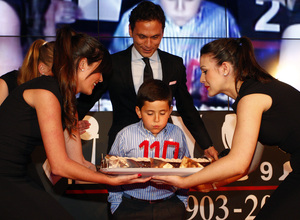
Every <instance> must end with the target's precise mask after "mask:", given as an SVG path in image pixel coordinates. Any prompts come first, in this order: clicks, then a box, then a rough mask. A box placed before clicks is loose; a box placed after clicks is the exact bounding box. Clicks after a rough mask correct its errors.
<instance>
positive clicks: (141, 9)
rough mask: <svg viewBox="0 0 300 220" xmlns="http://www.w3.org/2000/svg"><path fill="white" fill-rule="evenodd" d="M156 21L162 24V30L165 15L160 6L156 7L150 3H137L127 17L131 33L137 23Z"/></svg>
mask: <svg viewBox="0 0 300 220" xmlns="http://www.w3.org/2000/svg"><path fill="white" fill-rule="evenodd" d="M153 20H157V21H159V22H160V23H161V24H162V29H163V30H164V29H165V21H166V17H165V13H164V11H163V9H162V8H161V7H160V5H156V4H154V3H153V2H150V1H143V2H141V3H139V4H138V5H137V6H136V7H135V8H134V9H133V10H132V11H131V14H130V17H129V25H130V27H131V30H132V31H133V29H134V27H135V23H136V22H137V21H153Z"/></svg>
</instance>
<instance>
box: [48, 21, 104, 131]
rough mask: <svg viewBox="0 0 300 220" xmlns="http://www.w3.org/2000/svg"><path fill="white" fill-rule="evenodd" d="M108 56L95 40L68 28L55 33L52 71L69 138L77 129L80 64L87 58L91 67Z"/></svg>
mask: <svg viewBox="0 0 300 220" xmlns="http://www.w3.org/2000/svg"><path fill="white" fill-rule="evenodd" d="M108 55H109V53H108V51H107V49H106V48H105V47H104V46H103V45H102V44H101V43H100V42H99V41H98V40H96V39H95V38H94V37H91V36H89V35H87V34H83V33H76V32H75V31H73V30H72V29H70V28H69V27H67V26H66V27H63V28H61V29H59V30H58V31H57V35H56V41H55V47H54V59H53V67H52V72H53V74H54V77H56V78H57V80H58V82H59V86H60V91H61V94H62V96H63V113H64V114H63V122H64V124H65V126H66V128H67V130H68V132H69V134H70V135H71V134H72V130H76V127H77V117H76V112H77V109H76V97H75V95H76V88H77V69H78V66H79V62H80V60H81V59H82V58H86V59H87V62H88V65H90V64H92V63H94V62H98V61H100V60H103V59H104V57H105V56H108ZM105 59H106V60H107V58H105ZM101 64H102V63H101ZM101 64H100V68H101Z"/></svg>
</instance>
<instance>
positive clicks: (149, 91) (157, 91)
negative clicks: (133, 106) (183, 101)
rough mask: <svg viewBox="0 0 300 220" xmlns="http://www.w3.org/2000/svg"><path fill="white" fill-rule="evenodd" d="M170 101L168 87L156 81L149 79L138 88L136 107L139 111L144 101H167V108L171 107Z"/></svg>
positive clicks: (170, 93) (170, 95) (170, 94)
mask: <svg viewBox="0 0 300 220" xmlns="http://www.w3.org/2000/svg"><path fill="white" fill-rule="evenodd" d="M172 99H173V98H172V92H171V89H170V87H169V85H167V84H166V83H165V82H163V81H161V80H158V79H150V80H147V81H145V82H144V83H143V84H142V85H141V86H140V88H139V91H138V94H137V106H138V107H139V108H140V109H141V108H142V107H143V106H144V104H145V101H148V102H154V101H167V102H168V104H169V106H171V103H172Z"/></svg>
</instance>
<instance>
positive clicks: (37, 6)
mask: <svg viewBox="0 0 300 220" xmlns="http://www.w3.org/2000/svg"><path fill="white" fill-rule="evenodd" d="M152 1H153V2H154V3H156V4H159V5H161V7H162V8H163V10H164V12H165V15H166V24H165V29H164V37H163V39H162V41H161V43H160V47H159V48H160V49H161V50H163V51H166V52H169V53H171V54H174V55H177V56H180V57H182V59H183V61H184V65H185V67H186V74H187V88H188V91H189V92H190V94H191V95H192V97H193V100H194V104H195V106H196V108H197V109H198V110H228V109H230V104H231V102H232V100H230V99H229V98H228V97H227V96H225V95H217V96H216V97H208V96H207V91H206V89H205V88H204V86H203V85H202V84H201V83H200V76H201V71H200V68H199V58H200V49H201V47H202V46H203V45H204V44H206V43H208V42H210V41H212V40H215V39H218V38H222V37H240V36H247V37H249V38H250V39H251V40H252V42H253V45H254V47H255V55H256V57H257V60H258V62H259V64H260V65H262V66H263V67H264V68H265V69H266V70H267V71H268V72H270V73H271V74H272V75H273V76H275V77H276V78H279V79H280V80H282V81H285V82H287V83H289V84H291V85H293V86H295V87H296V88H297V89H300V74H299V73H298V70H299V69H300V68H299V67H298V65H300V64H299V63H300V62H298V60H297V57H299V56H298V55H297V51H299V50H296V48H297V47H300V31H299V30H300V24H299V22H300V13H299V8H300V7H299V1H298V0H291V1H283V0H273V1H271V0H251V1H238V0H230V1H229V0H227V1H224V0H152ZM139 2H141V0H114V1H107V0H89V1H84V0H72V1H70V0H68V1H66V0H65V1H62V0H45V1H29V0H23V1H22V0H14V1H0V12H1V14H2V15H3V16H2V17H5V18H6V19H2V20H1V23H0V25H1V33H0V48H1V50H0V75H2V74H5V73H6V72H8V71H11V70H13V69H18V67H19V66H20V65H21V63H22V59H23V56H24V54H25V53H26V51H27V49H28V46H29V45H30V43H31V42H33V41H34V40H35V39H37V38H43V39H46V40H53V39H54V38H53V37H54V36H55V30H56V29H57V27H59V26H61V25H64V24H69V25H71V27H73V28H74V29H75V30H76V31H78V32H85V33H88V34H90V35H92V36H95V37H96V38H98V39H99V40H100V41H101V42H102V43H103V44H104V45H105V46H106V47H107V48H108V49H109V51H110V52H111V53H115V52H118V51H121V50H124V49H126V48H127V47H129V46H130V45H131V44H132V39H131V38H130V37H129V33H128V17H129V15H130V12H131V10H132V8H133V7H135V6H136V5H137V4H138V3H139ZM5 20H6V21H5ZM91 110H92V111H99V110H104V111H105V110H109V111H111V110H112V107H111V103H110V100H109V95H108V94H105V95H104V96H103V97H102V99H101V100H100V102H97V103H96V104H95V106H94V107H93V108H92V109H91Z"/></svg>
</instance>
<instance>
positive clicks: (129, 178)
mask: <svg viewBox="0 0 300 220" xmlns="http://www.w3.org/2000/svg"><path fill="white" fill-rule="evenodd" d="M149 180H151V177H147V178H146V177H145V178H143V177H142V175H141V174H134V175H120V176H111V183H108V184H109V185H112V186H118V185H125V184H133V183H145V182H148V181H149Z"/></svg>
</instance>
